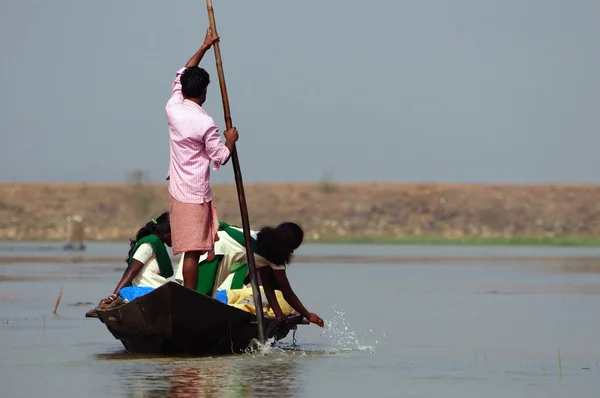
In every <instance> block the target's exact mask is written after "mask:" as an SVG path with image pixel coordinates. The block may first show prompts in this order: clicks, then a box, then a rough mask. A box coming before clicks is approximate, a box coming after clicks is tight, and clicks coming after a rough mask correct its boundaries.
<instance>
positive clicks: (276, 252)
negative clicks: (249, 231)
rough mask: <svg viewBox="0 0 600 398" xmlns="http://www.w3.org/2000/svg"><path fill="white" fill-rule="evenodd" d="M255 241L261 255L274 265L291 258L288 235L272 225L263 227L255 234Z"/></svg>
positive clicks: (285, 262) (288, 260) (291, 249)
mask: <svg viewBox="0 0 600 398" xmlns="http://www.w3.org/2000/svg"><path fill="white" fill-rule="evenodd" d="M256 243H257V244H258V248H259V249H260V251H261V253H262V254H263V256H264V257H265V258H266V259H267V260H269V261H270V262H272V263H273V264H276V265H284V264H287V263H289V262H290V260H291V258H292V251H293V250H294V249H293V248H292V245H291V242H290V239H289V235H288V234H286V233H285V232H284V231H282V230H278V229H276V228H273V227H264V228H263V229H261V230H260V231H259V232H258V234H257V236H256Z"/></svg>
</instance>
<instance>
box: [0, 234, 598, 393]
mask: <svg viewBox="0 0 600 398" xmlns="http://www.w3.org/2000/svg"><path fill="white" fill-rule="evenodd" d="M34 246H36V245H35V244H30V245H29V246H28V245H27V244H24V245H18V247H15V246H14V245H11V247H12V249H11V250H2V251H0V256H3V255H10V256H14V255H19V254H22V255H27V256H31V255H32V253H33V251H32V248H33V247H34ZM56 247H59V245H58V246H56ZM56 247H55V248H54V249H53V250H54V251H53V252H52V254H53V255H54V254H56V255H61V256H72V254H65V253H62V252H60V251H59V250H55V249H56ZM126 248H127V246H126V245H107V244H98V245H90V247H89V250H88V251H87V252H86V253H85V256H99V255H107V256H120V255H121V256H122V255H123V253H125V252H126ZM51 251H52V250H49V251H46V252H39V254H40V255H44V256H47V255H48V254H49V253H50V252H51ZM299 254H318V255H340V254H344V255H368V256H378V255H379V256H396V255H399V256H402V255H405V256H410V257H412V256H421V255H426V256H440V257H446V256H460V257H468V256H476V257H481V256H505V257H506V256H519V257H521V256H533V257H536V256H555V257H561V258H562V257H564V258H565V261H566V258H568V257H569V256H599V258H600V250H599V249H590V248H568V249H567V248H564V249H563V248H560V249H557V248H526V247H519V248H506V247H493V248H484V247H477V248H466V247H409V246H399V247H395V246H325V245H323V246H321V245H319V246H306V247H305V248H303V249H302V251H301V252H300V253H299ZM123 266H124V263H114V262H107V263H94V264H89V263H88V264H86V263H85V262H83V263H66V262H65V263H64V264H60V263H59V264H27V263H22V264H15V265H11V264H3V265H0V275H3V276H9V277H14V278H17V279H18V278H22V280H17V281H5V282H0V348H1V352H2V355H1V356H0V386H1V387H2V393H1V396H2V397H35V396H43V397H65V396H85V397H109V396H110V397H113V398H114V397H255V396H256V397H258V396H261V397H316V396H329V397H365V396H368V397H465V396H485V397H506V396H511V397H554V396H556V397H558V396H561V397H563V396H578V397H584V396H585V397H590V396H600V367H599V366H598V361H600V344H599V343H600V315H599V314H600V310H599V308H600V275H599V274H595V273H589V272H588V273H585V274H584V273H565V271H564V270H561V269H560V268H559V267H556V266H551V265H544V264H535V263H527V264H518V263H495V264H491V263H490V264H481V265H479V266H477V265H475V266H474V264H473V263H470V264H457V263H441V262H440V263H435V262H432V263H427V264H406V263H403V264H401V265H398V264H376V265H373V264H371V265H370V264H294V265H292V266H291V267H290V269H289V275H290V279H291V281H292V285H293V287H294V288H295V290H296V292H297V293H298V295H299V296H300V298H301V299H302V300H303V301H304V303H305V305H306V306H307V307H308V308H309V309H310V310H312V311H314V312H316V313H318V314H319V315H320V316H322V317H323V318H324V319H325V321H326V328H325V329H324V330H323V329H320V328H318V327H316V326H314V325H310V326H301V327H299V330H298V332H297V334H296V339H297V344H298V346H299V349H298V350H297V351H289V350H286V351H283V350H280V349H275V350H271V351H270V352H268V353H267V354H266V355H264V356H257V357H253V356H250V355H243V356H236V357H220V358H219V357H216V358H203V359H197V358H196V359H194V358H191V359H190V358H156V357H154V358H148V357H141V356H135V355H131V354H128V353H125V352H123V349H122V346H121V345H120V343H119V342H118V341H117V340H115V339H114V338H113V337H112V335H110V333H109V332H108V331H107V330H106V328H105V326H104V325H103V324H102V323H100V322H99V321H98V320H96V319H87V318H85V317H84V313H85V312H86V311H87V310H88V309H90V308H92V307H93V306H94V305H95V304H96V303H97V302H98V301H99V300H100V299H101V298H103V297H105V296H107V295H108V294H109V293H110V292H112V290H113V289H114V286H115V284H116V283H117V281H118V279H119V277H120V275H121V272H122V267H123ZM61 286H62V288H63V296H62V300H61V303H60V306H59V310H58V316H54V315H53V314H52V310H53V307H54V303H55V301H56V297H57V295H58V292H59V290H60V288H61ZM291 343H292V335H291V333H290V335H289V336H288V338H287V339H286V341H285V342H284V343H283V344H282V346H287V345H290V344H291ZM559 349H560V353H561V359H562V377H561V376H560V374H559V362H558V350H559Z"/></svg>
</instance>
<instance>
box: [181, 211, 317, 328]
mask: <svg viewBox="0 0 600 398" xmlns="http://www.w3.org/2000/svg"><path fill="white" fill-rule="evenodd" d="M217 234H218V238H219V240H218V241H216V242H215V246H214V252H213V253H208V254H205V255H203V256H202V257H201V258H200V262H199V266H198V267H199V268H198V282H197V288H196V291H198V292H199V293H202V294H205V295H207V296H211V297H213V298H217V299H220V300H221V301H223V302H226V303H228V304H230V305H234V306H237V307H238V308H240V309H243V310H248V311H250V312H254V307H253V306H254V302H253V301H252V297H251V294H252V291H251V289H250V287H249V285H248V284H249V273H248V265H247V258H246V246H245V243H244V233H243V230H242V229H241V228H239V227H235V226H230V225H228V224H227V223H224V222H220V223H219V230H218V232H217ZM250 235H251V242H252V250H253V252H254V263H255V265H256V269H257V274H258V278H259V281H258V282H259V285H262V286H261V287H262V289H261V293H262V294H261V297H262V298H265V296H266V299H267V302H264V301H263V303H264V304H263V306H265V304H267V303H268V306H267V308H266V311H265V315H266V316H271V317H276V318H282V319H287V318H288V317H287V315H289V314H290V313H291V312H292V311H293V310H295V311H296V312H298V313H299V314H300V315H302V316H303V317H304V318H306V320H308V321H309V322H311V323H314V324H317V325H319V326H321V327H323V320H322V319H321V318H320V317H319V316H318V315H317V314H315V313H312V312H309V311H308V310H307V309H306V308H305V307H304V305H303V304H302V302H301V301H300V299H299V298H298V296H296V293H294V291H293V289H292V287H291V285H290V282H289V280H288V277H287V274H286V264H289V263H290V261H291V258H292V254H293V253H294V250H296V249H297V248H298V247H299V246H300V245H301V244H302V240H303V239H304V232H303V231H302V228H301V227H300V226H299V225H298V224H295V223H292V222H284V223H282V224H280V225H278V226H277V227H275V228H273V227H264V228H262V229H261V230H260V231H251V232H250ZM182 262H183V258H182V259H181V260H180V264H179V267H178V268H177V275H176V277H175V279H176V281H177V282H179V283H183V272H182V269H183V267H182V266H181V265H182ZM244 289H245V290H244ZM223 294H225V295H226V297H227V296H231V297H230V300H227V299H223ZM218 296H219V297H218ZM288 303H289V304H288ZM282 307H284V309H286V310H287V311H286V312H287V313H284V311H283V310H282Z"/></svg>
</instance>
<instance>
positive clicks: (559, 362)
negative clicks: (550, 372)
mask: <svg viewBox="0 0 600 398" xmlns="http://www.w3.org/2000/svg"><path fill="white" fill-rule="evenodd" d="M558 371H559V374H560V377H562V362H561V360H560V348H559V349H558Z"/></svg>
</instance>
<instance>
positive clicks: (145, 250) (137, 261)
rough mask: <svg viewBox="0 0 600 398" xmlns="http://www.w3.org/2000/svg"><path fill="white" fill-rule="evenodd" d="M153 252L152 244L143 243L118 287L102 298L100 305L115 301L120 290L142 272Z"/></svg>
mask: <svg viewBox="0 0 600 398" xmlns="http://www.w3.org/2000/svg"><path fill="white" fill-rule="evenodd" d="M153 253H154V251H153V250H152V248H151V247H150V245H148V244H144V245H141V246H140V247H139V248H138V249H137V250H136V252H135V254H134V255H133V259H132V260H131V266H130V267H129V269H128V270H127V272H125V273H124V274H123V276H122V277H121V280H120V281H119V283H118V284H117V287H115V290H114V291H113V294H111V295H110V296H108V297H107V298H105V299H102V300H100V304H99V305H107V304H110V303H112V302H113V301H115V300H116V299H117V297H118V295H119V291H120V290H121V289H123V288H124V287H126V286H129V285H130V284H131V282H132V281H133V279H134V278H135V277H136V276H137V275H138V274H139V273H140V271H141V270H142V268H143V267H144V265H146V263H147V262H148V260H150V257H152V254H153Z"/></svg>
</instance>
